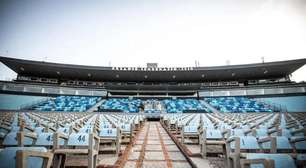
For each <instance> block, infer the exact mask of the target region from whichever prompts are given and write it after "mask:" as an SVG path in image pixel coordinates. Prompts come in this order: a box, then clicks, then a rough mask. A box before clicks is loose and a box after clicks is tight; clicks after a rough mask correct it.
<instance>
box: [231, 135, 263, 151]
mask: <svg viewBox="0 0 306 168" xmlns="http://www.w3.org/2000/svg"><path fill="white" fill-rule="evenodd" d="M238 138H239V140H240V149H244V150H253V149H256V150H257V149H260V147H259V145H258V142H257V139H256V138H255V137H253V136H240V137H238ZM230 145H231V146H230V147H231V149H235V141H233V142H231V144H230Z"/></svg>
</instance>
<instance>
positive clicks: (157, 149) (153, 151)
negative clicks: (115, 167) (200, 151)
mask: <svg viewBox="0 0 306 168" xmlns="http://www.w3.org/2000/svg"><path fill="white" fill-rule="evenodd" d="M129 153H130V154H129V157H128V159H127V161H126V162H125V165H124V167H125V168H190V167H191V166H190V164H189V163H188V162H187V160H186V158H185V157H184V155H183V154H182V153H181V152H180V150H179V149H178V147H177V146H176V144H175V143H174V142H173V141H172V139H171V138H170V136H169V135H168V134H167V132H166V131H165V130H164V128H163V127H162V126H161V124H160V123H159V122H146V124H145V126H144V127H143V128H142V130H141V132H140V133H139V136H138V137H137V139H136V143H135V145H134V146H133V147H132V148H131V151H130V152H129Z"/></svg>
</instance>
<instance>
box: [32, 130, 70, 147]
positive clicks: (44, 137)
mask: <svg viewBox="0 0 306 168" xmlns="http://www.w3.org/2000/svg"><path fill="white" fill-rule="evenodd" d="M64 143H65V141H64V139H60V140H59V145H64ZM35 145H36V146H53V133H41V134H38V137H37V140H36V143H35Z"/></svg>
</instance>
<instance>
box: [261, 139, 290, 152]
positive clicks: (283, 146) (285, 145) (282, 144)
mask: <svg viewBox="0 0 306 168" xmlns="http://www.w3.org/2000/svg"><path fill="white" fill-rule="evenodd" d="M275 138H276V149H277V150H292V149H293V148H292V146H291V144H290V142H289V140H288V138H287V137H285V136H277V137H275ZM262 148H263V149H270V148H271V142H270V141H269V142H264V143H262Z"/></svg>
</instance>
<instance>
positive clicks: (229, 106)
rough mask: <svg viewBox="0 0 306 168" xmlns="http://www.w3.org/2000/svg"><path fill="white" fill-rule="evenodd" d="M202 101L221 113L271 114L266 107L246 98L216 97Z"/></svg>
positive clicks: (269, 109)
mask: <svg viewBox="0 0 306 168" xmlns="http://www.w3.org/2000/svg"><path fill="white" fill-rule="evenodd" d="M204 100H205V101H206V102H208V103H209V104H210V105H212V106H213V107H215V108H216V109H218V110H219V111H221V112H272V110H271V108H270V107H269V106H268V105H266V104H263V103H260V102H257V101H256V100H253V99H250V98H247V97H216V98H205V99H204Z"/></svg>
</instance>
